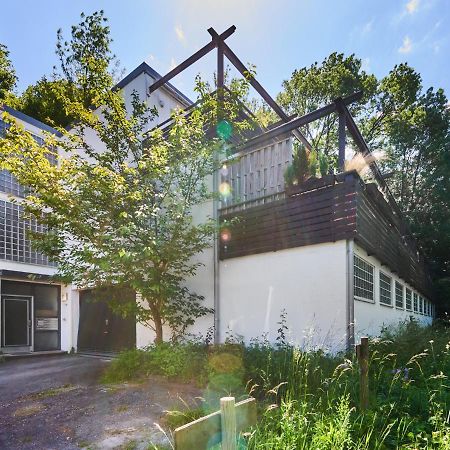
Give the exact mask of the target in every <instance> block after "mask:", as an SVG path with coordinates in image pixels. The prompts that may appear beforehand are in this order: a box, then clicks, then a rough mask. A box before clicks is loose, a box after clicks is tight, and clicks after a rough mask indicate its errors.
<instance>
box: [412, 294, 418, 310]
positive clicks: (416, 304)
mask: <svg viewBox="0 0 450 450" xmlns="http://www.w3.org/2000/svg"><path fill="white" fill-rule="evenodd" d="M417 297H418V295H417V292H414V293H413V299H414V302H413V303H414V312H418V310H419V304H418V303H419V302H418V299H417Z"/></svg>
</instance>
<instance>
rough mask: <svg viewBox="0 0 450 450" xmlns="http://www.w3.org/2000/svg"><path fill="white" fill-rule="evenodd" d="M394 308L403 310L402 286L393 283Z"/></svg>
mask: <svg viewBox="0 0 450 450" xmlns="http://www.w3.org/2000/svg"><path fill="white" fill-rule="evenodd" d="M395 306H396V307H397V308H402V309H403V285H402V284H401V283H399V282H398V281H396V282H395Z"/></svg>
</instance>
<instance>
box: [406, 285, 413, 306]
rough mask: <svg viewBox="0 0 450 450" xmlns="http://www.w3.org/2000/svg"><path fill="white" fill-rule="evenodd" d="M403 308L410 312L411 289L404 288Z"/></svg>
mask: <svg viewBox="0 0 450 450" xmlns="http://www.w3.org/2000/svg"><path fill="white" fill-rule="evenodd" d="M405 306H406V309H407V311H411V309H412V292H411V289H408V288H406V292H405Z"/></svg>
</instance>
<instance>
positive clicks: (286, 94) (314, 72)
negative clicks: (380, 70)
mask: <svg viewBox="0 0 450 450" xmlns="http://www.w3.org/2000/svg"><path fill="white" fill-rule="evenodd" d="M376 87H377V80H376V78H375V77H374V76H373V75H369V74H367V73H366V72H365V71H364V70H363V69H362V62H361V60H359V59H358V58H356V57H355V55H351V56H348V57H345V56H344V55H343V54H342V53H332V54H331V55H330V56H328V57H327V58H326V59H325V60H324V61H323V62H322V63H321V64H319V63H317V62H316V63H314V64H313V65H311V66H310V67H303V68H301V69H298V70H295V71H294V72H293V73H292V76H291V78H290V79H289V80H286V81H284V82H283V90H282V92H281V93H280V94H279V95H278V96H277V101H278V103H279V104H280V105H281V106H282V107H283V108H284V110H285V111H286V113H287V114H296V115H298V116H302V115H304V114H307V113H308V112H311V111H313V110H315V109H317V108H319V107H321V106H323V105H325V104H327V103H331V102H332V101H333V100H334V99H336V98H337V97H344V96H346V95H349V94H352V93H354V92H356V91H359V90H362V91H363V92H364V99H365V100H367V99H369V98H371V96H373V94H374V92H375V91H376ZM350 109H351V112H352V113H353V114H355V115H358V114H360V113H361V112H362V111H363V107H362V105H360V104H356V105H352V106H351V107H350ZM337 122H338V121H337V116H336V115H333V114H331V115H328V116H327V117H324V118H322V119H320V120H317V121H315V122H312V123H310V124H308V125H306V127H304V130H303V132H304V134H305V137H306V138H307V139H308V140H309V141H310V142H311V145H312V148H313V149H314V150H316V151H317V152H318V153H321V152H323V153H324V154H325V155H327V156H328V158H329V159H330V161H334V163H336V161H337Z"/></svg>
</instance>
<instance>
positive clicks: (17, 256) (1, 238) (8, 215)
mask: <svg viewBox="0 0 450 450" xmlns="http://www.w3.org/2000/svg"><path fill="white" fill-rule="evenodd" d="M22 213H23V208H22V207H21V206H20V205H17V204H14V203H10V202H6V201H4V200H0V259H5V260H8V261H16V262H21V263H28V264H40V265H46V266H54V264H53V263H52V262H50V261H49V260H48V258H47V257H46V256H44V255H42V254H41V253H39V252H37V251H35V250H34V249H33V248H32V246H31V242H30V240H29V239H28V236H27V232H28V231H29V230H31V231H37V232H41V233H43V232H45V229H44V227H43V226H42V225H39V224H38V223H37V222H36V221H34V220H31V221H30V220H24V219H23V218H22Z"/></svg>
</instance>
